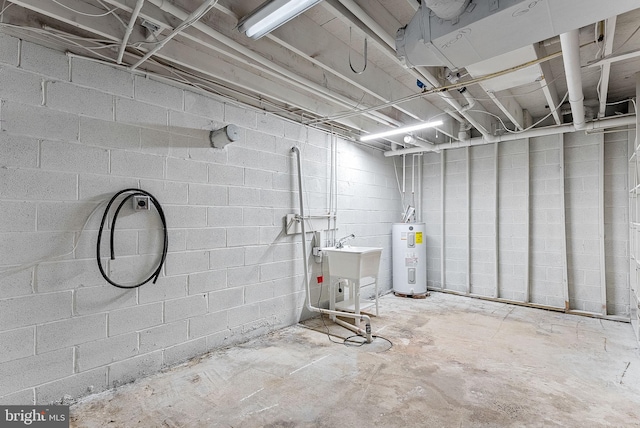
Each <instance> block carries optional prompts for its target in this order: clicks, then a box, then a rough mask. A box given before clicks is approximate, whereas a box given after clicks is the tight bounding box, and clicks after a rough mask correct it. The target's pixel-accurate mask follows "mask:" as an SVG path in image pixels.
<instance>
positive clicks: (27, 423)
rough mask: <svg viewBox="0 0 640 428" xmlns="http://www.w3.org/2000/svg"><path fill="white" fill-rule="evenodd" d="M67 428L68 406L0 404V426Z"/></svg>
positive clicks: (1, 427) (9, 427) (10, 427)
mask: <svg viewBox="0 0 640 428" xmlns="http://www.w3.org/2000/svg"><path fill="white" fill-rule="evenodd" d="M5 427H6V428H14V427H36V428H69V406H0V428H5Z"/></svg>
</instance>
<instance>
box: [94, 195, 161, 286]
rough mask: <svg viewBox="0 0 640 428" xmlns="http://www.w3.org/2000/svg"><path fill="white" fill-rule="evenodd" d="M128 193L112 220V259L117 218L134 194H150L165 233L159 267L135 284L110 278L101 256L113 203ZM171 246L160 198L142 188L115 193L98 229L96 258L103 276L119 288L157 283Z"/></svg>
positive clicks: (110, 241) (113, 258) (110, 242)
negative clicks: (101, 246) (122, 282)
mask: <svg viewBox="0 0 640 428" xmlns="http://www.w3.org/2000/svg"><path fill="white" fill-rule="evenodd" d="M125 193H128V195H126V197H125V198H124V199H123V200H122V201H121V202H120V204H119V205H118V208H116V211H115V214H114V215H113V221H112V222H111V236H110V239H109V244H110V252H111V260H115V258H116V257H115V250H114V245H113V243H114V242H113V241H114V240H113V237H114V232H115V229H116V220H117V219H118V214H119V213H120V210H121V209H122V206H123V205H124V204H125V202H127V201H128V200H129V199H131V198H133V197H134V196H148V197H149V199H150V200H151V202H152V203H153V206H154V207H155V208H156V211H158V215H159V216H160V220H161V221H162V231H163V233H164V244H163V248H162V257H160V263H159V264H158V267H157V268H156V270H154V271H153V272H152V273H151V275H150V276H149V277H148V278H147V279H145V280H144V281H142V282H141V283H139V284H135V285H123V284H118V283H117V282H115V281H113V280H111V278H109V276H108V275H107V273H106V272H105V271H104V268H103V267H102V261H101V257H100V244H101V243H102V231H103V230H104V225H105V223H106V221H107V217H108V215H109V210H110V209H111V205H113V203H114V202H115V201H116V199H118V197H119V196H120V195H122V194H125ZM168 247H169V238H168V235H167V219H166V217H165V215H164V211H163V210H162V206H161V205H160V202H158V200H157V199H156V198H155V197H154V196H153V195H152V194H151V193H149V192H146V191H144V190H141V189H124V190H121V191H119V192H118V193H116V194H115V195H113V197H112V198H111V200H110V201H109V203H108V204H107V208H105V210H104V214H103V215H102V221H101V222H100V229H99V230H98V243H97V245H96V259H97V261H98V269H100V273H101V274H102V277H103V278H104V279H105V280H106V281H107V282H108V283H109V284H111V285H113V286H114V287H118V288H137V287H140V286H141V285H144V284H146V283H147V282H149V281H151V280H153V283H154V284H155V283H156V281H157V280H158V277H159V276H160V272H161V271H162V266H163V265H164V262H165V260H166V258H167V249H168Z"/></svg>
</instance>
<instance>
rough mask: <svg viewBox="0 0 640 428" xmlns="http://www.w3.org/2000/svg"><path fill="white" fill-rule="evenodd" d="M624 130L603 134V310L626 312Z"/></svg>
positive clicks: (626, 243)
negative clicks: (604, 279)
mask: <svg viewBox="0 0 640 428" xmlns="http://www.w3.org/2000/svg"><path fill="white" fill-rule="evenodd" d="M628 135H629V134H628V132H620V133H610V134H605V136H604V138H605V139H604V160H605V163H604V194H605V199H604V242H605V267H606V282H607V311H608V312H609V313H613V314H621V315H628V314H629V304H630V302H629V280H630V278H629V270H628V266H629V187H628V179H627V171H628V162H629V155H628V154H627V145H628V141H629V139H628Z"/></svg>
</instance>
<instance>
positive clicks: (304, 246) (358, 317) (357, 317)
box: [291, 146, 373, 343]
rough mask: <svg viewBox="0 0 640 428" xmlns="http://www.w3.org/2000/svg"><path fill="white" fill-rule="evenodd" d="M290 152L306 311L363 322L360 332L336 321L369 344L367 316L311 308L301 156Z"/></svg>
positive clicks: (370, 339) (368, 318) (296, 152)
mask: <svg viewBox="0 0 640 428" xmlns="http://www.w3.org/2000/svg"><path fill="white" fill-rule="evenodd" d="M291 152H292V153H295V154H296V162H297V165H298V196H299V198H300V218H301V221H300V226H301V229H302V262H303V265H304V284H305V289H306V292H307V298H306V301H305V303H306V306H307V310H309V311H311V312H318V313H321V314H327V315H335V316H339V317H347V318H353V319H354V320H360V321H364V323H365V328H366V330H362V329H361V328H358V327H356V326H355V325H351V324H349V323H346V322H344V321H342V320H336V323H338V324H340V325H341V326H343V327H346V328H348V329H349V330H352V331H354V332H356V333H358V334H359V335H362V336H364V337H366V339H367V343H371V342H372V341H373V338H372V336H371V317H369V316H368V315H364V314H352V313H350V312H342V311H332V310H330V309H323V308H317V307H315V306H313V305H312V304H311V290H310V288H309V267H308V266H307V263H308V259H307V240H306V232H307V231H306V228H305V218H304V204H303V199H302V195H303V190H302V159H301V155H300V149H298V148H297V147H295V146H294V147H292V148H291Z"/></svg>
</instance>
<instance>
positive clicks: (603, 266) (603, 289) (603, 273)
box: [598, 134, 607, 315]
mask: <svg viewBox="0 0 640 428" xmlns="http://www.w3.org/2000/svg"><path fill="white" fill-rule="evenodd" d="M598 138H600V141H599V142H598V152H599V159H598V166H599V171H598V236H599V238H600V293H601V294H600V296H601V302H602V308H601V310H602V315H607V261H606V257H605V243H604V134H600V135H599V136H598Z"/></svg>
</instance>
